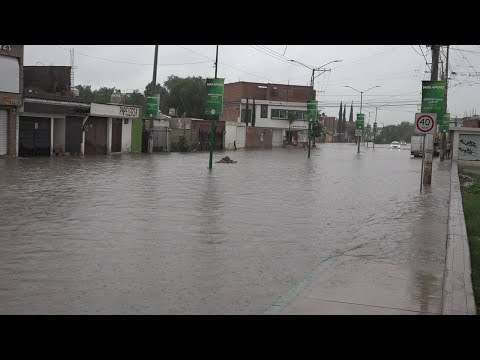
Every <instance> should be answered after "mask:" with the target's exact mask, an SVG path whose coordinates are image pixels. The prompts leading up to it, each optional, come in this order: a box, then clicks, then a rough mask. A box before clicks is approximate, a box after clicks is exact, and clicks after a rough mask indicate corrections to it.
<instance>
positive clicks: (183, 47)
mask: <svg viewBox="0 0 480 360" xmlns="http://www.w3.org/2000/svg"><path fill="white" fill-rule="evenodd" d="M176 46H178V47H180V48H182V49H184V50H187V51H190V52H191V53H194V54H197V55H199V56H202V57H204V58H207V59H210V60H213V61H215V60H214V59H213V58H211V57H209V56H206V55H203V54H201V53H199V52H197V51H195V50H191V49H189V48H187V47H185V46H182V45H176ZM219 63H220V64H222V65H225V66H227V67H230V68H232V69H235V70H237V71H241V72H243V73H245V74H249V75H252V76H255V77H257V78H261V79H265V80H268V81H272V79H269V78H266V77H264V76H260V75H257V74H252V73H250V72H248V71H245V70H242V69H239V68H237V67H234V66H232V65H228V64H226V63H224V62H220V61H219Z"/></svg>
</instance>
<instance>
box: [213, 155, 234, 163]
mask: <svg viewBox="0 0 480 360" xmlns="http://www.w3.org/2000/svg"><path fill="white" fill-rule="evenodd" d="M219 163H221V164H236V163H237V162H236V161H233V160H232V159H230V158H229V157H228V156H225V157H224V158H222V159H221V160H220V161H217V164H219Z"/></svg>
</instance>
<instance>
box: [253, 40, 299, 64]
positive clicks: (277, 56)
mask: <svg viewBox="0 0 480 360" xmlns="http://www.w3.org/2000/svg"><path fill="white" fill-rule="evenodd" d="M248 46H249V47H251V48H252V49H254V50H257V51H258V52H261V53H262V54H265V55H267V56H270V57H272V58H274V59H277V60H280V61H282V62H285V63H288V64H289V65H297V66H300V65H299V64H296V63H294V62H291V61H289V60H287V59H286V58H284V57H282V56H279V55H274V54H272V53H269V52H267V51H265V50H263V49H262V48H257V47H255V45H248Z"/></svg>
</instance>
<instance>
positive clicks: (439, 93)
mask: <svg viewBox="0 0 480 360" xmlns="http://www.w3.org/2000/svg"><path fill="white" fill-rule="evenodd" d="M445 88H446V81H443V80H442V81H422V110H421V111H422V113H435V114H437V119H439V120H440V119H443V116H444V114H445V108H446V107H445V93H446V89H445Z"/></svg>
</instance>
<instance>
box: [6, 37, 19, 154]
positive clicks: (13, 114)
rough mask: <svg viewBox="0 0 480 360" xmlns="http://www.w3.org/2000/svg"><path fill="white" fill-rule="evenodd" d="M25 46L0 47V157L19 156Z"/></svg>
mask: <svg viewBox="0 0 480 360" xmlns="http://www.w3.org/2000/svg"><path fill="white" fill-rule="evenodd" d="M22 79H23V45H0V156H3V155H12V156H15V155H17V152H16V148H17V144H16V137H17V136H16V134H17V130H18V128H17V112H18V109H19V108H20V107H21V106H22V103H23V81H22Z"/></svg>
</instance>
